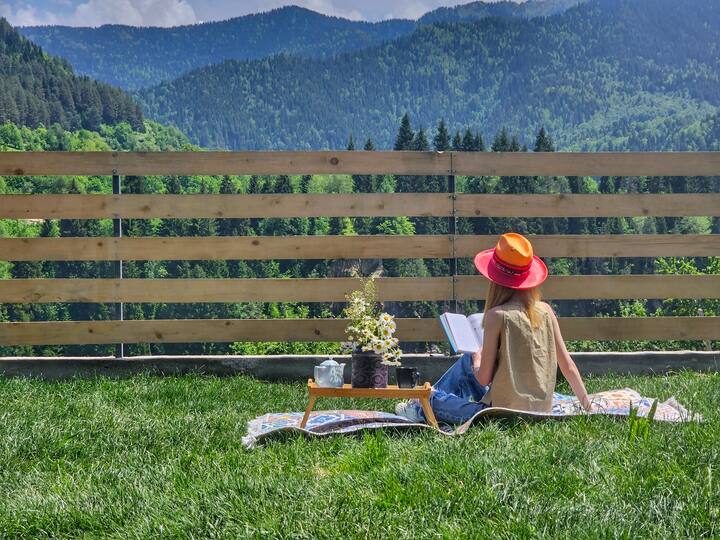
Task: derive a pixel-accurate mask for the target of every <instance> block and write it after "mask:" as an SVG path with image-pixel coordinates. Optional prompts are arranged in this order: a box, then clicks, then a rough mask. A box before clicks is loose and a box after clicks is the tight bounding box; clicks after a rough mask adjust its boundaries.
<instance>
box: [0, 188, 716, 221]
mask: <svg viewBox="0 0 720 540" xmlns="http://www.w3.org/2000/svg"><path fill="white" fill-rule="evenodd" d="M455 208H456V210H457V215H458V217H513V216H521V217H630V216H669V217H673V216H674V217H678V216H718V215H720V194H718V193H693V194H682V193H681V194H673V195H664V194H644V193H643V194H638V193H635V194H622V195H574V194H557V195H488V194H466V193H461V194H458V195H457V200H456V203H455ZM452 209H453V205H452V195H451V194H450V193H352V194H349V193H341V194H338V193H328V194H301V193H284V194H249V195H136V194H129V195H56V194H53V195H0V218H10V219H103V218H120V217H122V218H134V219H137V218H140V219H142V218H272V217H278V218H291V217H320V216H327V217H342V216H347V217H390V216H417V217H427V216H435V217H443V216H451V215H452Z"/></svg>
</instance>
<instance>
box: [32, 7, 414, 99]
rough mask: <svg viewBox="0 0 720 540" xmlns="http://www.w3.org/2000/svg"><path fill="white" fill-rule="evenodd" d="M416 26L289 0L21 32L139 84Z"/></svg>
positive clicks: (92, 68)
mask: <svg viewBox="0 0 720 540" xmlns="http://www.w3.org/2000/svg"><path fill="white" fill-rule="evenodd" d="M414 28H415V22H414V21H408V20H391V21H384V22H379V23H368V22H360V21H350V20H347V19H341V18H338V17H329V16H327V15H322V14H320V13H316V12H314V11H310V10H308V9H303V8H300V7H296V6H290V7H285V8H280V9H275V10H272V11H269V12H267V13H258V14H253V15H247V16H245V17H237V18H234V19H229V20H226V21H220V22H209V23H203V24H197V25H190V26H179V27H174V28H152V27H151V28H143V27H133V26H121V25H106V26H101V27H99V28H75V27H69V26H36V27H27V28H22V29H21V32H22V33H23V34H24V35H25V36H26V37H28V38H29V39H31V40H32V41H34V42H35V43H38V44H40V45H42V46H43V47H45V48H47V50H49V51H51V52H52V53H53V54H57V55H60V56H62V57H63V58H67V59H68V60H69V61H70V63H72V65H73V66H74V67H75V69H77V70H78V71H79V72H80V73H84V74H87V75H89V76H91V77H93V78H95V79H99V80H102V81H106V82H109V83H112V84H114V85H117V86H120V87H121V88H126V89H130V90H134V89H139V88H143V87H147V86H152V85H155V84H157V83H159V82H162V81H168V80H171V79H174V78H176V77H178V76H179V75H181V74H183V73H187V72H188V71H190V70H192V69H195V68H198V67H203V66H208V65H211V64H217V63H219V62H222V61H224V60H228V59H233V58H234V59H243V60H245V59H261V58H265V57H267V56H270V55H273V54H277V53H289V54H296V55H300V56H307V57H321V58H322V57H331V56H333V55H335V54H339V53H342V52H347V51H355V50H358V49H363V48H365V47H370V46H372V45H377V44H378V43H381V42H383V41H387V40H390V39H394V38H396V37H398V36H401V35H404V34H407V33H409V32H412V30H413V29H414Z"/></svg>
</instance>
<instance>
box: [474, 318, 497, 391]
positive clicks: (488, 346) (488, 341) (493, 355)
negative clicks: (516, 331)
mask: <svg viewBox="0 0 720 540" xmlns="http://www.w3.org/2000/svg"><path fill="white" fill-rule="evenodd" d="M484 323H485V328H484V331H483V346H482V348H481V349H480V350H479V351H477V352H475V353H474V354H473V373H475V378H477V380H478V382H479V383H480V384H482V385H483V386H487V385H488V384H490V382H491V381H492V377H493V371H494V370H495V362H496V360H497V351H498V342H499V339H500V328H501V326H502V314H501V313H499V312H498V311H496V310H494V309H491V310H490V311H488V312H487V313H486V314H485V320H484Z"/></svg>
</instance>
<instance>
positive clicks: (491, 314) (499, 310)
mask: <svg viewBox="0 0 720 540" xmlns="http://www.w3.org/2000/svg"><path fill="white" fill-rule="evenodd" d="M503 312H504V309H503V305H502V304H501V305H499V306H495V307H494V308H490V309H488V310H487V313H485V320H486V321H488V322H489V321H494V320H498V319H501V318H502V316H503Z"/></svg>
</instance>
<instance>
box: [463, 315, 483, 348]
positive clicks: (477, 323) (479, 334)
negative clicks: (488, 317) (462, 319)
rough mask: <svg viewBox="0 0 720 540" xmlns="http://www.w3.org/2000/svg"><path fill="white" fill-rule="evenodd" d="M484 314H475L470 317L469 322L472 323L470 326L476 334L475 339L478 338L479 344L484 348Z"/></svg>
mask: <svg viewBox="0 0 720 540" xmlns="http://www.w3.org/2000/svg"><path fill="white" fill-rule="evenodd" d="M483 316H484V313H473V314H472V315H470V316H469V317H468V318H467V320H468V322H469V323H470V326H471V327H472V329H473V331H474V332H475V337H476V338H477V342H478V344H479V347H478V349H479V348H480V347H482V344H483V339H484V330H483V327H482V321H483Z"/></svg>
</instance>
